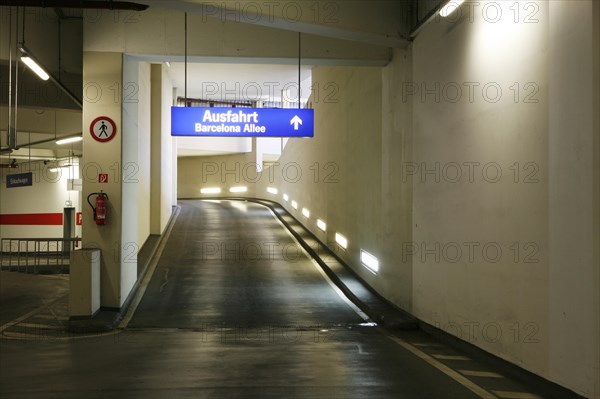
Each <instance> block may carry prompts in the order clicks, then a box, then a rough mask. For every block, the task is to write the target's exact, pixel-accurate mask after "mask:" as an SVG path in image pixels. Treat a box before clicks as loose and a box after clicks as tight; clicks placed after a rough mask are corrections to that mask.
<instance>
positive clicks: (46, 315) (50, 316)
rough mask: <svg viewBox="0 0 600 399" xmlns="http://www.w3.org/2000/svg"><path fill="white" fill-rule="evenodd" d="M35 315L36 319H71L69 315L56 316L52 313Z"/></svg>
mask: <svg viewBox="0 0 600 399" xmlns="http://www.w3.org/2000/svg"><path fill="white" fill-rule="evenodd" d="M34 317H35V318H36V319H50V320H59V321H67V320H69V318H68V317H60V316H58V317H56V316H54V315H51V314H36V315H35V316H34Z"/></svg>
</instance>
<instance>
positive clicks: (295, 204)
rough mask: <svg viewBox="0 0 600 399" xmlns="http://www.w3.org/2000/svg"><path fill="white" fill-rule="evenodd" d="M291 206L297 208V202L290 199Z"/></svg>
mask: <svg viewBox="0 0 600 399" xmlns="http://www.w3.org/2000/svg"><path fill="white" fill-rule="evenodd" d="M292 208H294V209H298V203H297V202H296V201H292Z"/></svg>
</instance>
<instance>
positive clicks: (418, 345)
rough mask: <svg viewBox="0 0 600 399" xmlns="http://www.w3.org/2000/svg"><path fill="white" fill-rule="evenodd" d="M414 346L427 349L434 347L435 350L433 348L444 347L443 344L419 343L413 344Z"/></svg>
mask: <svg viewBox="0 0 600 399" xmlns="http://www.w3.org/2000/svg"><path fill="white" fill-rule="evenodd" d="M412 345H414V346H417V347H419V348H427V347H432V348H433V347H440V346H444V345H442V344H434V343H418V344H415V343H412Z"/></svg>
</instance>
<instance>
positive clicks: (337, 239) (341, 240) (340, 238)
mask: <svg viewBox="0 0 600 399" xmlns="http://www.w3.org/2000/svg"><path fill="white" fill-rule="evenodd" d="M335 242H337V243H338V244H339V245H340V246H341V247H342V248H344V249H347V248H348V239H347V238H346V237H344V236H343V235H341V234H340V233H335Z"/></svg>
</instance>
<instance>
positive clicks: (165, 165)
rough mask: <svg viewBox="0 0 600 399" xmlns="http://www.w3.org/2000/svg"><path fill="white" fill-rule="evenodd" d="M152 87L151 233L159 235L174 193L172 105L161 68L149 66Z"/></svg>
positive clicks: (173, 200) (171, 204)
mask: <svg viewBox="0 0 600 399" xmlns="http://www.w3.org/2000/svg"><path fill="white" fill-rule="evenodd" d="M150 82H151V83H150V84H151V89H150V93H151V105H150V110H151V120H150V131H151V148H150V154H151V159H152V162H151V172H150V173H151V180H150V232H151V234H162V232H163V231H164V230H165V227H166V226H167V223H168V221H169V218H170V216H171V210H172V206H173V204H174V202H175V200H176V199H174V198H172V196H173V194H174V189H173V175H174V172H173V165H174V164H173V159H172V157H173V138H172V137H171V105H172V104H173V99H172V96H173V87H172V85H171V82H170V81H169V77H168V76H167V73H166V71H165V70H164V66H163V64H152V65H151V69H150Z"/></svg>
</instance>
